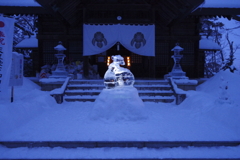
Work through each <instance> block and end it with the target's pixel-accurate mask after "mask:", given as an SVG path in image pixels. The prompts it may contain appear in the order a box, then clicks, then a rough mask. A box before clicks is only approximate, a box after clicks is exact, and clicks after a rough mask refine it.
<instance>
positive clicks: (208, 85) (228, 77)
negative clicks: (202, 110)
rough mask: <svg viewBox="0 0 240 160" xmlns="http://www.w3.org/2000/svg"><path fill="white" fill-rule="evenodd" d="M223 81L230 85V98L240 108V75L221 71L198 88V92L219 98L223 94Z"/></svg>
mask: <svg viewBox="0 0 240 160" xmlns="http://www.w3.org/2000/svg"><path fill="white" fill-rule="evenodd" d="M222 79H224V81H225V82H227V83H228V90H227V92H228V95H229V98H230V99H231V100H232V101H233V102H234V103H235V104H236V105H238V106H240V99H239V95H240V75H239V74H238V73H231V72H230V71H228V70H226V71H220V72H218V73H217V74H216V75H214V76H213V77H211V78H210V79H208V80H207V81H206V82H204V83H203V84H201V85H199V86H198V87H197V91H201V92H204V93H207V94H211V95H213V96H215V97H217V98H218V97H219V96H220V94H221V84H222V81H223V80H222Z"/></svg>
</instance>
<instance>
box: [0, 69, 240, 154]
mask: <svg viewBox="0 0 240 160" xmlns="http://www.w3.org/2000/svg"><path fill="white" fill-rule="evenodd" d="M222 79H224V81H225V82H228V90H227V94H222V93H221V89H220V86H222V84H223V83H222ZM239 82H240V74H239V73H234V74H233V73H230V72H228V71H221V72H219V73H217V74H216V75H215V76H214V77H212V78H210V79H208V80H207V81H206V82H205V83H203V84H201V85H200V86H198V87H197V91H187V92H186V93H187V99H186V100H185V101H184V102H183V103H182V104H180V105H175V104H165V103H151V102H148V103H144V105H143V106H141V107H140V108H139V109H140V110H141V111H142V112H141V113H143V112H144V117H143V116H142V115H141V116H139V118H138V117H136V116H135V117H134V118H131V115H130V114H129V113H131V112H132V113H133V114H135V112H136V110H131V111H129V110H128V108H127V107H125V108H124V109H125V111H126V112H125V111H123V110H118V109H116V110H111V112H113V113H112V114H113V116H110V117H109V116H107V117H104V116H102V114H101V116H100V117H99V118H96V112H95V113H94V114H95V118H92V117H91V114H92V112H93V111H94V107H96V106H95V103H94V102H64V103H62V104H56V102H55V100H54V99H53V98H52V97H50V96H49V92H48V91H40V88H39V86H37V85H36V84H35V83H33V82H32V81H30V80H29V79H27V78H25V79H24V85H23V86H21V87H15V97H14V102H13V103H10V99H1V100H0V141H121V140H123V141H240V123H239V122H240V99H239V95H240V83H239ZM222 95H228V96H226V97H229V99H228V101H226V102H222V101H221V100H219V97H221V96H222ZM113 106H114V105H113ZM107 107H109V108H111V106H110V105H109V106H107ZM104 109H106V108H104ZM118 111H119V112H118ZM116 112H118V113H116ZM100 113H101V112H100ZM125 113H128V114H125ZM115 115H116V116H117V118H116V117H115ZM135 115H138V114H135ZM188 149H190V148H188ZM51 150H52V149H51ZM63 150H64V149H61V148H55V149H54V153H55V152H56V155H58V156H59V155H61V154H57V153H58V152H63ZM79 150H81V151H85V149H83V148H81V149H79V148H78V149H75V150H71V151H69V150H65V151H66V153H69V154H70V153H72V152H74V151H76V152H77V153H78V154H80V153H79ZM133 150H135V152H134V153H136V157H139V154H137V153H138V151H139V152H141V153H143V155H145V152H146V154H147V153H152V155H155V154H159V152H158V150H154V149H149V150H145V151H144V149H142V150H138V149H136V148H135V149H133ZM174 150H176V151H175V152H174V151H173V150H164V152H165V151H166V153H165V154H167V155H168V154H170V153H172V155H175V156H176V157H178V155H181V154H180V153H184V152H188V151H189V150H186V148H185V149H183V148H178V149H176V148H175V149H174ZM190 150H192V151H193V152H194V153H198V152H199V155H200V153H201V155H204V154H202V153H203V152H207V153H208V151H210V150H209V149H207V148H205V149H201V150H202V152H201V151H199V150H197V149H196V148H191V149H190ZM212 150H213V152H214V153H216V154H213V155H223V157H224V156H227V157H229V155H232V156H233V157H238V158H240V152H238V151H239V150H240V147H222V148H221V147H220V148H218V149H216V148H212ZM31 151H33V152H31V154H29V153H28V152H29V149H27V148H17V149H7V148H5V147H3V146H0V153H1V152H2V153H4V154H0V157H1V155H2V157H4V156H5V157H7V156H10V157H12V156H13V157H14V154H17V153H19V154H17V155H22V157H24V155H25V156H26V155H32V154H33V153H34V152H36V153H39V152H40V153H41V152H44V153H45V152H50V149H46V148H45V149H44V148H41V149H39V150H35V151H34V149H31ZM148 151H149V152H148ZM91 152H99V154H100V152H101V153H102V152H111V153H112V152H113V154H114V153H116V152H118V153H119V154H120V153H125V152H128V151H126V150H125V149H119V148H118V149H117V148H115V149H109V150H108V151H106V150H104V149H95V150H94V149H92V150H88V151H86V152H84V154H87V153H89V154H91ZM155 152H156V153H155ZM191 153H192V152H191ZM81 154H83V153H82V152H81ZM84 154H83V155H84ZM102 154H104V153H102ZM39 155H42V154H39ZM53 155H54V154H53ZM163 155H164V154H163ZM170 155H171V154H170ZM195 155H198V154H195ZM42 156H43V155H42ZM43 157H44V156H43ZM133 157H134V156H133ZM143 157H144V156H143ZM170 157H171V156H170ZM173 157H174V156H173ZM180 157H181V156H180ZM200 157H201V156H200ZM220 157H221V156H220ZM230 157H231V156H230Z"/></svg>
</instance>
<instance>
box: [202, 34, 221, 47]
mask: <svg viewBox="0 0 240 160" xmlns="http://www.w3.org/2000/svg"><path fill="white" fill-rule="evenodd" d="M199 49H207V50H220V49H221V47H220V46H219V45H218V44H217V43H215V42H214V41H213V40H212V39H210V38H208V39H207V38H206V37H202V39H201V40H200V41H199Z"/></svg>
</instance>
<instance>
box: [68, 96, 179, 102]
mask: <svg viewBox="0 0 240 160" xmlns="http://www.w3.org/2000/svg"><path fill="white" fill-rule="evenodd" d="M97 97H98V95H92V96H91V95H83V96H80V95H73V96H67V95H66V96H64V100H65V101H66V102H94V101H95V100H96V99H97ZM139 97H140V98H141V99H142V101H143V102H164V103H171V102H174V100H175V97H174V96H155V97H154V96H152V97H149V96H139Z"/></svg>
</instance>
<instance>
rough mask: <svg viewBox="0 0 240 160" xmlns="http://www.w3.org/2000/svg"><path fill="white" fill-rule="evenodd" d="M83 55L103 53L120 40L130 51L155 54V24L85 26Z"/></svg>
mask: <svg viewBox="0 0 240 160" xmlns="http://www.w3.org/2000/svg"><path fill="white" fill-rule="evenodd" d="M83 34H84V35H83V55H84V56H90V55H95V54H99V53H102V52H104V51H106V50H108V49H109V48H111V47H112V46H113V45H114V44H116V43H117V42H120V43H121V44H122V45H123V46H124V47H125V48H127V49H128V50H129V51H131V52H133V53H136V54H139V55H143V56H155V26H154V25H123V24H112V25H111V24H108V25H100V24H98V25H91V24H84V26H83Z"/></svg>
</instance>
